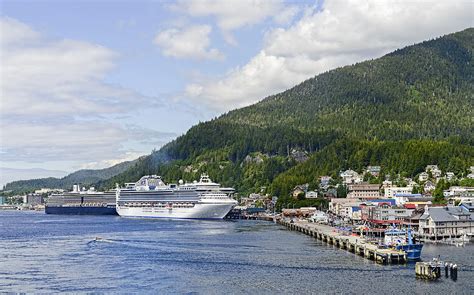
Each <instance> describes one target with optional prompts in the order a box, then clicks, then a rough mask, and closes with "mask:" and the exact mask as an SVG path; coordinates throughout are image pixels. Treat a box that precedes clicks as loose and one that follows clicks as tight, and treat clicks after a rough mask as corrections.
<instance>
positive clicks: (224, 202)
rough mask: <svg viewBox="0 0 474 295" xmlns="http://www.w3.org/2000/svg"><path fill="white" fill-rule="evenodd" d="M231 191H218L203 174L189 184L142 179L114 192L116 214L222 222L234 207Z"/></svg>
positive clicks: (144, 177) (218, 187)
mask: <svg viewBox="0 0 474 295" xmlns="http://www.w3.org/2000/svg"><path fill="white" fill-rule="evenodd" d="M233 193H234V189H233V188H225V187H221V186H220V185H219V184H218V183H215V182H212V180H211V179H210V178H209V176H208V175H206V174H203V175H201V178H200V180H199V181H195V182H193V183H183V181H182V180H180V181H179V184H165V183H164V182H163V180H162V179H161V177H160V176H157V175H151V176H150V175H146V176H143V177H142V178H140V180H139V181H138V182H136V183H128V184H126V186H125V188H117V190H116V210H117V213H118V214H119V215H120V216H123V217H144V218H178V219H222V218H224V217H225V216H226V215H227V213H229V211H230V210H231V209H232V208H233V207H234V206H235V205H237V201H235V200H234V199H232V198H231V196H232V194H233Z"/></svg>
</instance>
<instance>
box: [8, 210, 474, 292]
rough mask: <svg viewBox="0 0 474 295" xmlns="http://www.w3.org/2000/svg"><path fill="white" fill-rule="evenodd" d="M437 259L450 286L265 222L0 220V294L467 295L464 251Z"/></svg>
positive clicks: (472, 256) (431, 249) (433, 252)
mask: <svg viewBox="0 0 474 295" xmlns="http://www.w3.org/2000/svg"><path fill="white" fill-rule="evenodd" d="M96 236H98V237H102V238H105V239H107V240H105V241H94V238H95V237H96ZM438 255H440V256H441V258H442V259H445V260H452V261H455V262H457V263H458V264H459V265H460V271H459V275H458V280H457V281H456V282H453V281H452V280H450V279H445V278H443V279H441V280H440V281H438V282H425V281H421V280H417V279H415V271H414V265H403V266H398V265H397V266H383V265H378V264H375V263H373V262H371V261H368V260H365V259H363V258H362V257H359V256H355V255H353V254H351V253H348V252H346V251H345V250H339V249H337V248H334V247H332V246H327V245H325V244H323V243H322V242H320V241H318V240H315V239H313V238H310V237H307V236H305V235H303V234H300V233H296V232H290V231H287V230H286V229H284V228H283V227H281V226H279V225H275V224H272V223H269V222H262V221H170V220H142V219H123V218H120V217H113V216H60V215H46V214H44V213H40V212H17V211H3V212H0V292H34V293H50V292H74V293H75V292H111V293H117V292H122V293H130V292H133V293H160V294H163V293H164V294H168V293H196V294H221V293H226V294H229V293H239V294H241V293H244V294H279V293H298V294H308V293H316V294H328V293H329V294H333V293H352V294H362V293H364V294H380V293H385V294H403V293H405V294H410V293H418V294H428V293H430V294H474V247H473V246H469V247H464V248H457V247H452V246H430V245H426V246H425V249H424V253H423V257H424V258H425V259H431V258H432V257H435V256H438Z"/></svg>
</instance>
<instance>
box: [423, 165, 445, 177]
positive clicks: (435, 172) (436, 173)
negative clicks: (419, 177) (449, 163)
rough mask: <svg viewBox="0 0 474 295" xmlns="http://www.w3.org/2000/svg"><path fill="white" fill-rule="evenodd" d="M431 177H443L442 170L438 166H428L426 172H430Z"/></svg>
mask: <svg viewBox="0 0 474 295" xmlns="http://www.w3.org/2000/svg"><path fill="white" fill-rule="evenodd" d="M430 171H431V175H433V177H434V178H439V177H441V174H442V172H441V169H439V168H438V165H428V166H426V169H425V172H430Z"/></svg>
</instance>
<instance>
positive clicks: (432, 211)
mask: <svg viewBox="0 0 474 295" xmlns="http://www.w3.org/2000/svg"><path fill="white" fill-rule="evenodd" d="M429 217H431V219H433V221H434V222H441V221H456V220H457V219H456V218H454V216H452V215H451V214H449V212H448V211H447V210H446V209H445V208H442V207H436V208H434V207H431V208H428V210H427V211H425V213H423V215H422V216H421V217H420V219H422V220H423V219H428V218H429Z"/></svg>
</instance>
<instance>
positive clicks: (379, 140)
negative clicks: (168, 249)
mask: <svg viewBox="0 0 474 295" xmlns="http://www.w3.org/2000/svg"><path fill="white" fill-rule="evenodd" d="M473 47H474V29H473V28H470V29H466V30H464V31H462V32H458V33H454V34H450V35H446V36H443V37H440V38H438V39H435V40H430V41H426V42H423V43H419V44H416V45H413V46H408V47H405V48H403V49H399V50H396V51H395V52H392V53H390V54H387V55H385V56H383V57H381V58H378V59H374V60H369V61H365V62H362V63H358V64H355V65H351V66H346V67H342V68H338V69H335V70H331V71H328V72H326V73H323V74H320V75H318V76H315V77H314V78H311V79H308V80H306V81H304V82H303V83H301V84H299V85H297V86H295V87H293V88H291V89H289V90H287V91H284V92H282V93H279V94H276V95H273V96H270V97H267V98H265V99H263V100H262V101H260V102H259V103H256V104H254V105H251V106H248V107H245V108H241V109H237V110H234V111H231V112H229V113H226V114H224V115H222V116H220V117H219V118H217V119H214V120H211V121H208V122H204V123H200V124H198V125H196V126H194V127H192V128H191V129H190V130H189V131H188V132H187V133H186V134H185V135H183V136H180V137H178V138H177V139H176V140H174V141H172V142H170V143H169V144H167V145H166V146H164V147H163V148H161V149H160V150H159V151H156V152H153V153H152V154H151V155H149V156H147V157H144V158H142V159H140V160H138V161H137V162H136V163H135V164H134V165H133V166H131V167H130V168H129V169H127V170H126V171H124V172H123V173H120V174H118V175H116V176H114V177H112V178H110V179H104V180H101V181H100V182H99V183H98V185H99V186H100V187H102V188H106V187H113V186H114V184H115V183H116V182H118V183H123V182H129V181H136V180H137V179H138V178H140V177H141V176H142V175H144V174H160V175H162V176H163V177H164V179H165V180H166V181H168V182H171V181H177V180H178V179H185V180H193V179H196V178H198V176H199V174H200V173H201V172H208V173H209V174H210V176H211V177H212V178H213V179H215V180H216V181H219V182H221V183H223V184H225V185H232V186H234V187H236V188H237V190H238V191H239V192H240V193H242V194H247V193H249V192H260V191H263V192H266V193H269V194H275V195H278V196H285V195H287V194H288V192H289V190H290V189H291V188H292V187H293V186H294V185H295V184H300V183H305V182H308V183H312V182H314V181H315V180H316V178H317V177H318V176H321V175H327V174H329V175H331V174H333V175H335V174H336V173H337V172H338V171H339V170H341V169H347V168H353V169H359V170H360V169H362V167H364V166H366V165H381V166H382V170H383V171H382V172H383V173H385V174H392V175H394V174H398V173H401V174H402V175H403V174H404V175H411V176H414V175H416V174H417V173H419V172H420V171H422V169H424V166H426V165H428V164H439V165H440V167H441V168H442V169H450V170H452V171H454V172H456V173H458V174H462V173H465V172H466V170H467V168H468V167H469V166H470V165H474V127H473V126H474V96H473V95H474V83H473V82H474V65H473V63H472V54H473V49H474V48H473ZM298 152H299V153H304V154H307V155H308V157H309V160H307V161H306V162H303V163H300V162H299V161H301V160H300V159H298V158H297V157H295V156H294V154H295V153H298Z"/></svg>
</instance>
